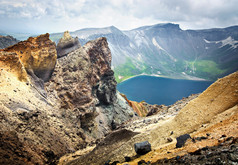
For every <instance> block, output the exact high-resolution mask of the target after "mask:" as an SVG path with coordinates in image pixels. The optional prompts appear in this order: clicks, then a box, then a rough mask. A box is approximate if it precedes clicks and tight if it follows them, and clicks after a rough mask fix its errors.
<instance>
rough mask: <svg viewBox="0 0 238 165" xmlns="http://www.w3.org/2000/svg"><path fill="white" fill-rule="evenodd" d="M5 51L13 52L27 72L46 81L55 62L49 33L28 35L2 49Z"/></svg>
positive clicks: (54, 50) (54, 53) (55, 56)
mask: <svg viewBox="0 0 238 165" xmlns="http://www.w3.org/2000/svg"><path fill="white" fill-rule="evenodd" d="M3 51H6V52H15V53H16V54H17V55H18V56H19V59H20V61H21V62H22V64H23V65H24V67H25V69H26V71H27V72H31V73H33V74H35V75H36V76H37V77H38V78H40V79H42V80H44V81H48V80H49V79H50V76H51V74H52V72H53V70H54V67H55V64H56V58H57V55H56V49H55V43H54V42H52V41H51V40H50V39H49V34H48V33H47V34H44V35H40V36H38V37H35V38H34V37H30V38H29V39H28V40H26V41H21V42H19V43H17V44H15V45H13V46H10V47H7V48H5V49H3Z"/></svg>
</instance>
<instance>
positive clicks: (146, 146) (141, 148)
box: [134, 141, 151, 155]
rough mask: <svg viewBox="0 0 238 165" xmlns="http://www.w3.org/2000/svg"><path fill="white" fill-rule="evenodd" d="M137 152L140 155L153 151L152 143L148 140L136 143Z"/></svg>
mask: <svg viewBox="0 0 238 165" xmlns="http://www.w3.org/2000/svg"><path fill="white" fill-rule="evenodd" d="M134 148H135V152H136V153H137V154H138V155H144V154H146V153H148V152H150V151H151V144H150V143H149V142H148V141H144V142H141V143H135V144H134Z"/></svg>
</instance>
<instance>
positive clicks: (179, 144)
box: [176, 134, 191, 148]
mask: <svg viewBox="0 0 238 165" xmlns="http://www.w3.org/2000/svg"><path fill="white" fill-rule="evenodd" d="M189 138H191V136H190V135H189V134H184V135H181V136H179V137H177V138H176V140H177V143H176V148H181V147H182V146H184V144H185V143H186V141H187V139H189Z"/></svg>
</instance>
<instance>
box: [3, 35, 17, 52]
mask: <svg viewBox="0 0 238 165" xmlns="http://www.w3.org/2000/svg"><path fill="white" fill-rule="evenodd" d="M18 42H19V41H18V40H17V39H16V38H13V37H12V36H1V35H0V49H4V48H6V47H9V46H11V45H14V44H16V43H18Z"/></svg>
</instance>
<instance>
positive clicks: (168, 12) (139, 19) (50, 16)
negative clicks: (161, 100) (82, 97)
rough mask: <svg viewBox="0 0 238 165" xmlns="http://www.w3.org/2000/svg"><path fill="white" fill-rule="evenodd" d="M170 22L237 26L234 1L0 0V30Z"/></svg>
mask: <svg viewBox="0 0 238 165" xmlns="http://www.w3.org/2000/svg"><path fill="white" fill-rule="evenodd" d="M164 22H173V23H179V24H180V26H181V28H183V29H201V28H203V29H204V28H212V27H226V26H231V25H237V24H238V10H237V0H198V1H197V0H41V1H39V0H11V1H9V0H0V30H4V31H15V32H16V31H18V32H40V33H43V32H57V31H64V30H77V29H81V28H87V27H106V26H111V25H114V26H116V27H118V28H120V29H122V30H129V29H132V28H136V27H139V26H143V25H150V24H156V23H164Z"/></svg>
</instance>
